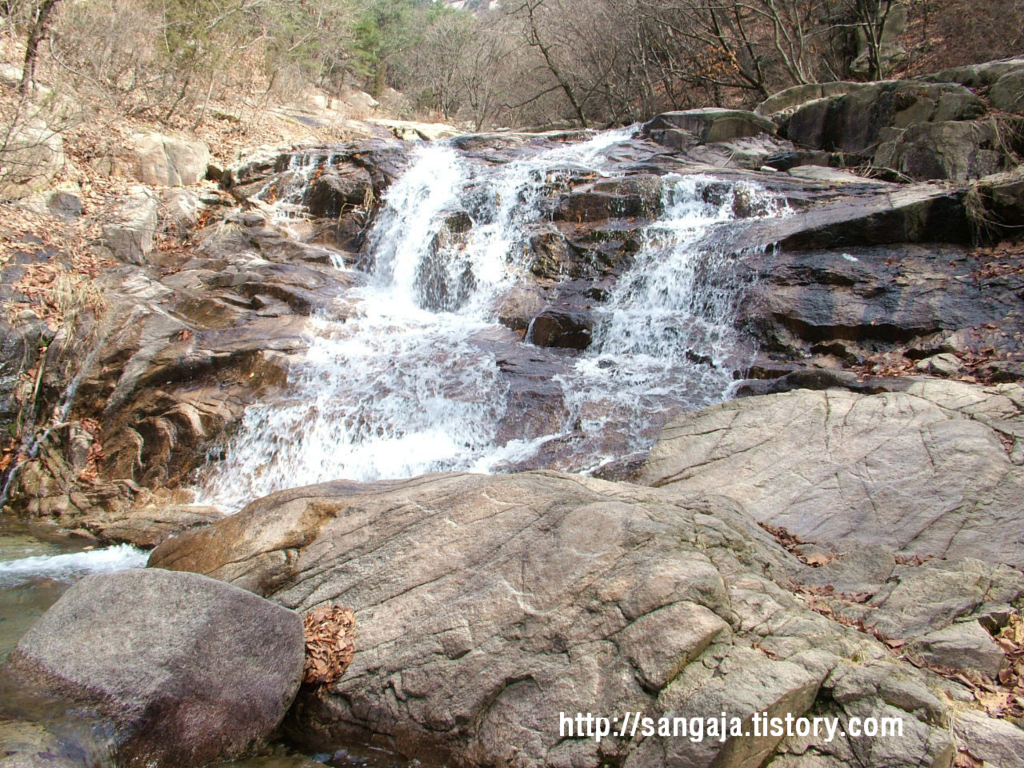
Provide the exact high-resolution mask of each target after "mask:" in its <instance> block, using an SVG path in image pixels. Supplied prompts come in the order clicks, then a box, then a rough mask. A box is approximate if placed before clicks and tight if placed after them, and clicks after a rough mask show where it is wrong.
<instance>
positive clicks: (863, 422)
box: [640, 380, 1024, 565]
mask: <svg viewBox="0 0 1024 768" xmlns="http://www.w3.org/2000/svg"><path fill="white" fill-rule="evenodd" d="M1003 386H1005V388H1003ZM1018 402H1021V390H1020V388H1019V387H1018V386H1017V385H1002V386H1000V387H994V388H984V387H979V386H975V385H969V384H960V383H952V382H941V381H937V380H925V381H922V382H915V383H914V384H912V385H911V386H909V387H908V388H907V390H906V391H905V392H892V393H886V394H880V395H861V394H855V393H851V392H846V391H839V390H828V391H824V392H811V391H807V390H799V391H795V392H788V393H784V394H778V395H767V396H763V397H753V398H747V399H743V400H737V401H734V402H731V403H724V404H722V405H719V406H713V407H712V408H709V409H706V410H704V411H699V412H697V413H692V414H687V415H684V416H682V417H680V418H678V419H677V420H676V421H675V422H673V423H672V424H670V425H669V426H668V427H666V429H665V430H664V431H663V433H662V435H661V438H660V439H659V441H658V443H657V444H656V445H655V446H654V448H653V450H652V451H651V455H650V458H649V460H648V463H647V466H646V467H645V469H644V471H643V473H642V474H641V477H640V482H643V483H645V484H649V485H655V486H659V487H666V488H674V489H676V490H677V491H678V492H679V493H684V494H685V493H700V492H711V491H712V490H713V489H714V492H718V493H723V494H725V495H727V496H728V497H730V498H732V499H734V500H735V501H736V502H737V503H739V504H742V505H743V507H744V508H745V509H746V510H747V511H748V512H749V513H750V514H751V515H753V516H754V517H755V518H756V519H758V520H761V521H763V522H766V523H770V524H772V525H775V526H782V527H785V528H787V529H788V530H790V531H792V532H793V533H795V534H797V535H798V536H801V537H803V538H805V539H807V540H813V541H817V542H822V543H824V544H829V545H832V546H834V547H836V548H837V549H838V550H840V551H843V550H846V549H848V548H850V547H856V546H865V545H880V546H885V547H889V548H890V549H891V550H892V551H894V552H897V553H901V554H906V555H915V554H916V555H922V556H924V555H935V556H941V557H966V556H969V557H976V558H980V559H983V560H986V561H989V562H1005V563H1011V564H1018V565H1019V564H1021V563H1024V559H1022V556H1021V551H1022V550H1021V547H1020V543H1021V542H1022V541H1024V524H1022V523H1021V521H1019V520H1018V515H1017V514H1016V512H1015V511H1014V510H1015V509H1016V504H1017V501H1016V499H1017V498H1019V495H1020V494H1021V493H1022V492H1024V474H1022V472H1021V471H1020V468H1019V467H1016V466H1015V465H1013V464H1012V463H1011V462H1010V460H1009V457H1008V456H1007V454H1006V451H1005V449H1004V448H1003V445H1002V442H1001V440H1000V434H1004V433H1005V431H1006V430H1012V429H1016V427H1010V426H1008V425H1009V424H1014V425H1016V424H1018V423H1020V421H1021V409H1020V406H1019V405H1018ZM921 488H928V493H927V494H922V493H920V490H919V489H921Z"/></svg>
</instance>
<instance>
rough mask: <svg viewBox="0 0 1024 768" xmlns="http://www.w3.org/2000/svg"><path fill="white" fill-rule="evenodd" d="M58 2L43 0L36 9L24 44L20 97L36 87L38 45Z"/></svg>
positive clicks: (43, 36)
mask: <svg viewBox="0 0 1024 768" xmlns="http://www.w3.org/2000/svg"><path fill="white" fill-rule="evenodd" d="M59 2H60V0H43V1H42V2H41V3H40V4H39V7H38V8H36V12H35V19H34V20H33V22H32V28H31V29H30V30H29V32H28V41H27V42H26V43H25V66H24V68H23V69H22V73H21V86H20V87H19V91H20V92H21V93H22V95H28V94H29V93H31V92H33V91H35V87H36V60H37V59H38V57H39V44H40V43H41V42H43V39H44V38H45V37H46V33H47V32H48V31H49V27H50V15H51V13H52V12H53V9H54V7H55V6H56V5H57V3H59Z"/></svg>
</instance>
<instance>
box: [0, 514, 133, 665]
mask: <svg viewBox="0 0 1024 768" xmlns="http://www.w3.org/2000/svg"><path fill="white" fill-rule="evenodd" d="M146 557H147V555H146V553H144V552H142V551H140V550H137V549H134V548H132V547H129V546H118V547H106V548H97V547H95V546H90V543H89V541H88V540H85V539H74V538H70V537H67V536H63V535H60V534H59V533H58V532H56V531H54V530H53V529H52V528H50V527H48V526H45V525H28V524H25V523H19V522H14V521H6V520H4V519H3V518H2V517H0V660H3V659H5V658H7V654H8V653H9V652H10V651H11V649H12V648H14V646H15V645H17V643H18V640H19V639H20V638H21V636H22V635H23V634H25V632H27V631H28V630H29V628H30V627H31V626H32V625H33V624H34V623H35V621H36V619H38V618H39V617H40V616H41V615H42V614H43V612H44V611H45V610H46V609H47V608H49V607H50V606H51V605H53V604H54V603H55V602H56V601H57V599H58V598H59V597H60V596H61V595H63V594H64V593H65V592H66V591H67V590H68V589H69V588H70V587H71V585H72V584H74V583H75V581H77V580H78V579H80V578H82V577H83V576H87V575H88V574H90V573H103V572H108V571H116V570H121V569H122V568H141V567H143V566H145V564H146Z"/></svg>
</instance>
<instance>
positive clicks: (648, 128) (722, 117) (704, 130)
mask: <svg viewBox="0 0 1024 768" xmlns="http://www.w3.org/2000/svg"><path fill="white" fill-rule="evenodd" d="M641 133H642V134H643V135H645V136H650V137H651V138H652V139H654V141H657V142H658V143H660V144H666V145H668V146H672V147H673V148H675V149H683V148H685V147H686V146H688V145H692V144H713V143H715V142H719V141H730V140H733V139H742V138H745V137H748V136H759V135H762V134H767V135H769V136H772V135H774V134H775V124H774V123H773V122H772V121H771V120H768V119H767V118H765V117H762V116H761V115H758V114H755V113H753V112H744V111H742V110H738V109H719V108H714V107H707V108H704V109H689V110H686V111H683V112H666V113H665V114H663V115H658V116H657V117H655V118H654V119H653V120H651V121H650V122H649V123H647V124H646V125H644V127H643V128H642V129H641ZM679 134H683V135H686V136H688V137H689V138H688V139H684V138H682V136H680V135H679Z"/></svg>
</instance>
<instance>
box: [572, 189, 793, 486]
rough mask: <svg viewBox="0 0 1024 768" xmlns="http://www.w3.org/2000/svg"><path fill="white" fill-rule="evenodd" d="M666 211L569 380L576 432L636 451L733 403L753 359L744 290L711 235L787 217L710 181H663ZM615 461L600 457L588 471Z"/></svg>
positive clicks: (760, 194)
mask: <svg viewBox="0 0 1024 768" xmlns="http://www.w3.org/2000/svg"><path fill="white" fill-rule="evenodd" d="M663 209H664V213H663V214H662V216H661V217H660V219H659V221H657V222H655V223H654V224H653V225H652V226H651V227H649V228H648V229H647V230H646V232H645V233H644V241H643V244H642V246H641V248H640V250H639V252H638V253H637V256H636V258H635V261H634V264H633V266H632V268H631V269H630V270H629V271H628V272H626V273H625V274H624V275H623V276H622V278H621V279H620V280H619V281H618V283H617V284H616V286H615V287H614V289H613V290H612V291H611V295H610V296H609V298H608V301H607V302H606V303H605V305H604V306H602V307H601V308H600V309H599V310H598V316H599V319H598V322H597V324H596V328H595V332H594V342H593V344H592V345H591V346H590V348H589V349H588V350H587V352H586V354H585V355H584V356H583V358H582V359H581V360H580V361H579V362H578V363H577V365H576V367H575V370H574V372H573V375H571V376H569V377H565V378H564V385H565V386H564V389H565V391H566V393H567V396H568V400H569V402H570V405H571V411H572V414H573V418H572V419H571V420H570V421H571V422H572V423H573V424H574V428H575V429H577V430H580V431H582V432H584V433H591V434H600V433H601V432H606V431H615V432H616V433H617V434H620V435H621V434H625V435H627V436H628V439H627V440H626V441H625V446H626V448H625V450H629V451H639V450H645V449H647V448H649V447H650V446H651V444H652V443H653V441H654V439H655V438H656V436H657V432H658V431H660V429H661V427H662V426H664V423H665V421H666V419H667V418H668V417H670V416H671V415H673V414H675V413H679V412H681V411H686V410H694V409H696V408H701V407H705V406H707V405H710V404H712V403H715V402H718V401H720V400H722V399H724V398H725V397H727V395H728V393H729V391H730V389H731V387H732V386H733V384H734V381H735V374H736V372H737V371H740V370H743V369H744V368H746V367H747V366H748V365H749V363H750V361H751V360H752V358H753V355H754V353H755V350H754V348H753V347H752V346H751V345H750V344H749V343H747V342H746V340H745V339H744V337H743V334H742V332H741V330H740V329H739V328H738V327H737V324H736V317H737V313H738V310H739V304H740V301H741V300H742V298H743V296H744V294H745V288H746V287H747V286H746V285H745V284H744V282H743V279H741V277H740V276H739V274H738V273H737V271H736V269H735V265H734V263H733V262H734V256H733V255H731V254H727V253H725V252H723V251H721V250H718V249H716V248H714V247H713V246H711V245H710V244H713V243H714V237H713V236H711V235H712V233H713V232H714V230H715V228H716V227H721V226H725V225H728V224H729V223H730V222H733V221H735V220H736V219H737V217H738V216H741V217H742V218H762V217H768V216H779V215H782V214H784V213H785V212H786V208H785V205H784V203H780V202H779V201H778V200H777V199H775V198H774V197H773V196H771V195H769V194H768V193H766V192H765V191H764V190H763V189H761V188H759V187H758V186H756V185H754V184H750V183H744V182H739V183H735V184H724V183H723V182H721V181H719V180H716V179H714V178H712V177H709V176H705V175H691V176H668V177H666V179H665V187H664V191H663ZM620 450H622V449H620ZM612 458H615V457H614V456H611V455H600V454H596V455H594V456H593V458H592V460H591V462H590V464H589V466H590V468H594V467H596V466H598V465H600V464H601V463H602V462H604V461H607V460H609V459H612Z"/></svg>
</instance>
